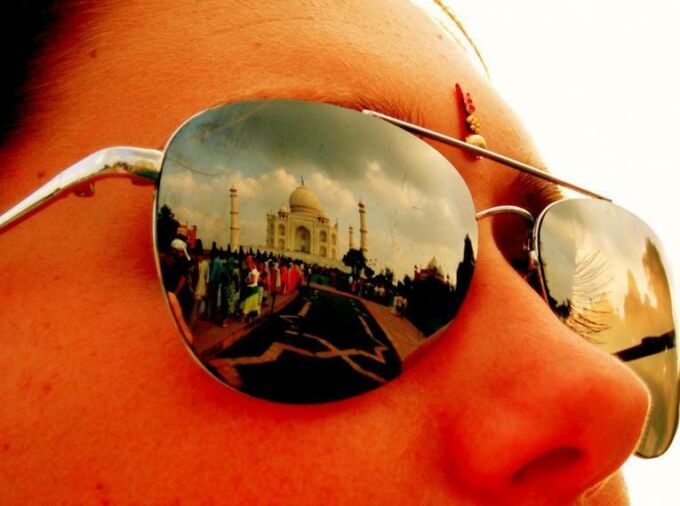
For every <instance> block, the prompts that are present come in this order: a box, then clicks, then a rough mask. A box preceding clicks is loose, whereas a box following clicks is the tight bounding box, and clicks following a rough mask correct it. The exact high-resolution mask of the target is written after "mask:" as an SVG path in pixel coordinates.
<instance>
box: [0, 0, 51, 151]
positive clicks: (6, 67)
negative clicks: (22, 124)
mask: <svg viewBox="0 0 680 506" xmlns="http://www.w3.org/2000/svg"><path fill="white" fill-rule="evenodd" d="M58 3H64V2H63V1H61V2H60V1H59V0H19V1H9V2H6V3H3V4H2V8H0V17H1V18H2V20H3V23H2V24H3V26H2V30H0V47H2V48H3V52H2V57H1V58H2V67H1V68H2V69H3V73H4V77H3V79H2V82H1V83H0V145H1V144H4V143H5V142H6V141H7V138H8V137H9V136H10V134H11V133H12V131H14V129H15V128H16V127H17V126H18V123H19V120H20V118H21V116H22V113H23V111H24V108H25V106H26V104H27V101H28V95H29V93H28V90H27V85H28V83H29V82H30V80H31V77H32V75H33V71H34V62H35V60H36V57H37V56H39V55H40V52H41V50H42V49H43V47H44V46H45V43H46V42H47V40H48V39H49V35H50V33H51V29H52V27H53V25H54V24H55V23H56V21H57V19H58V17H59V12H61V10H59V9H57V8H56V7H57V4H58Z"/></svg>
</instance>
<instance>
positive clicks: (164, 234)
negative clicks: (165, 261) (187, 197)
mask: <svg viewBox="0 0 680 506" xmlns="http://www.w3.org/2000/svg"><path fill="white" fill-rule="evenodd" d="M178 228H179V221H177V219H176V218H175V215H174V213H173V212H172V209H170V207H168V206H167V205H165V204H164V205H163V206H161V208H160V209H159V211H158V215H157V216H156V240H157V241H158V249H159V250H160V251H167V250H168V249H170V243H171V242H172V240H173V239H175V237H176V235H177V229H178Z"/></svg>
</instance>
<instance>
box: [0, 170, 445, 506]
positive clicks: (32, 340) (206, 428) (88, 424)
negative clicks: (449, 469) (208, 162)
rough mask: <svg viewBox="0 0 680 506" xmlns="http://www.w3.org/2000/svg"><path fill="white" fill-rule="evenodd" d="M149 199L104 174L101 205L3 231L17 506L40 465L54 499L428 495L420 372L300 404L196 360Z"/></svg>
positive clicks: (0, 423)
mask: <svg viewBox="0 0 680 506" xmlns="http://www.w3.org/2000/svg"><path fill="white" fill-rule="evenodd" d="M151 200H152V196H151V194H150V192H149V190H148V189H140V188H134V187H131V186H130V185H129V183H127V182H124V181H106V182H104V183H100V185H99V188H98V194H97V197H96V198H95V199H92V200H80V199H76V198H69V199H67V200H64V201H61V202H58V203H56V204H54V205H52V206H50V207H49V208H48V209H45V210H44V211H43V212H42V213H40V214H37V215H36V216H34V217H33V218H32V219H31V220H30V221H27V222H26V223H24V224H22V225H21V226H20V227H16V228H15V229H13V231H12V233H11V234H3V236H2V238H1V240H2V245H3V247H4V248H5V250H6V251H10V253H9V254H8V255H5V256H4V257H3V259H2V260H0V262H1V263H2V268H3V272H5V273H6V275H5V279H4V282H3V283H2V287H3V288H2V298H3V306H2V319H1V320H0V328H1V330H0V334H2V335H3V336H8V337H7V339H6V343H5V344H4V345H3V350H4V351H3V354H2V359H3V364H2V370H3V371H4V374H5V379H4V380H3V382H2V386H1V387H0V393H1V399H0V402H1V403H2V405H3V406H10V409H8V410H7V411H6V412H5V414H4V415H3V417H2V420H0V434H2V435H3V438H2V441H0V443H2V445H3V446H2V448H3V449H4V450H5V454H6V455H5V456H4V457H3V459H0V460H2V464H0V468H1V469H2V470H3V472H6V475H7V476H9V477H10V478H11V482H13V483H15V484H16V487H14V488H13V492H12V493H16V494H17V495H16V500H17V502H20V501H21V500H22V499H24V498H23V497H22V496H21V494H22V493H28V491H30V490H31V489H32V486H31V483H32V481H33V479H34V477H35V476H38V475H39V476H46V475H48V476H49V478H48V479H47V482H48V483H47V484H46V485H45V491H44V497H46V498H47V497H52V495H53V496H54V499H55V500H57V498H59V497H65V496H68V497H72V498H74V499H73V500H76V501H77V500H78V499H75V498H76V497H78V498H82V500H83V501H89V500H92V498H93V497H99V498H100V499H101V500H105V499H106V500H114V501H115V500H116V499H118V500H119V501H122V502H127V501H129V500H131V499H132V498H133V497H134V498H140V497H145V498H153V501H152V502H171V501H174V500H176V499H187V498H188V499H192V500H197V499H199V500H201V498H203V499H205V500H214V501H216V502H220V501H221V498H224V497H225V496H227V495H228V496H230V497H239V498H242V499H243V500H244V501H246V500H251V501H252V502H259V500H261V499H262V497H263V496H268V497H276V498H277V500H281V502H283V503H285V502H288V503H291V502H295V503H298V504H303V503H310V504H314V503H315V502H316V501H317V500H318V497H319V495H320V494H323V496H324V497H325V498H326V499H327V501H328V502H329V503H347V502H350V501H361V502H366V501H367V499H371V498H373V499H375V500H377V499H378V498H381V500H384V499H385V497H391V498H392V499H393V500H392V502H394V503H398V502H400V500H401V499H400V498H402V499H403V497H409V496H410V497H415V496H417V495H418V494H422V493H423V491H422V487H421V486H420V484H422V482H423V481H424V480H425V479H428V478H427V476H428V469H430V470H431V469H433V468H434V466H433V465H432V461H431V459H432V457H431V455H432V454H433V445H434V444H435V443H434V442H433V438H432V437H428V434H429V433H430V432H431V431H430V429H429V424H430V421H428V420H427V418H426V417H425V416H424V415H423V414H422V412H423V410H422V409H420V408H421V407H422V406H420V404H422V402H423V401H422V400H421V398H422V395H421V394H422V392H420V390H419V388H420V387H419V386H418V381H417V380H416V381H408V382H407V381H404V380H403V378H402V379H400V380H397V381H396V382H394V383H392V384H390V385H388V386H387V387H385V388H382V389H379V390H378V391H375V392H373V393H371V394H368V395H365V396H362V397H359V398H356V399H352V400H349V401H346V402H342V403H336V404H331V405H323V406H318V407H299V406H298V407H296V406H286V405H274V404H269V403H265V402H262V401H258V400H253V399H250V398H248V397H245V396H243V395H241V394H238V393H236V392H234V391H231V390H229V389H226V388H224V387H222V386H221V385H219V384H218V383H217V382H215V381H214V380H212V379H211V378H210V377H209V375H208V374H206V373H205V372H204V371H202V370H201V368H200V367H199V366H198V365H197V364H196V363H195V361H194V360H193V359H192V358H191V357H190V356H189V354H188V352H187V350H186V349H185V347H184V345H183V344H182V342H181V338H180V337H179V334H178V332H177V330H176V329H175V327H174V323H173V321H172V319H171V317H170V313H169V311H168V310H167V308H166V307H165V302H164V300H163V295H162V289H161V287H160V284H159V282H158V279H157V274H156V268H155V265H154V263H153V262H154V261H153V252H152V247H153V245H152V240H151V220H150V212H151ZM412 379H413V378H412ZM54 455H59V465H58V466H55V465H54ZM430 478H431V476H430ZM348 484H351V486H348ZM22 491H23V492H22ZM428 493H429V494H436V491H433V490H432V488H430V491H429V492H428ZM51 494H52V495H51ZM287 496H288V497H289V499H290V500H289V501H287V500H285V497H287ZM47 500H49V499H47Z"/></svg>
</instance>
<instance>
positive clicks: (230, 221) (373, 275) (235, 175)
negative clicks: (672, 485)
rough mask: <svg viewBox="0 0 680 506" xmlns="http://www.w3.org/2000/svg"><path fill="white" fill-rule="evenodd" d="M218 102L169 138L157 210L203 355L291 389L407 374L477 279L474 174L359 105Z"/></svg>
mask: <svg viewBox="0 0 680 506" xmlns="http://www.w3.org/2000/svg"><path fill="white" fill-rule="evenodd" d="M209 113H210V114H207V115H206V117H205V118H201V119H200V121H197V123H196V124H191V123H190V124H188V125H187V126H186V127H185V128H184V129H183V130H180V132H179V133H178V134H177V136H176V138H175V139H174V140H173V141H172V143H171V145H170V146H169V149H168V153H167V155H166V160H165V161H164V166H163V176H162V179H161V184H160V188H159V194H158V203H157V221H156V243H157V252H158V259H159V264H160V270H161V274H162V277H163V283H164V285H165V289H166V291H167V293H168V300H169V302H170V305H171V307H172V308H173V313H174V315H175V317H176V319H177V321H178V324H179V326H180V327H181V329H182V332H183V334H184V336H185V337H186V339H187V341H188V343H189V344H190V346H191V348H192V350H193V351H194V353H195V354H196V356H197V358H198V359H199V360H200V361H201V362H202V363H203V364H204V365H205V366H206V367H207V368H208V369H209V370H210V371H211V372H213V374H215V375H216V376H217V377H219V378H220V379H221V380H223V381H224V382H226V383H227V384H229V385H231V386H232V387H234V388H237V389H239V390H242V391H244V392H246V393H249V394H251V395H255V396H258V397H263V398H266V399H272V400H277V401H283V402H295V403H305V402H319V401H329V400H336V399H342V398H346V397H350V396H352V395H356V394H358V393H361V392H365V391H367V390H371V389H373V388H375V387H377V386H380V385H382V384H384V383H385V382H387V381H389V380H391V379H393V378H395V377H396V376H398V375H399V374H400V373H401V370H402V366H403V362H404V360H406V359H407V357H408V356H409V355H410V354H411V353H412V352H413V351H414V350H415V349H416V348H418V346H420V345H421V344H422V343H424V342H425V341H427V340H428V339H431V338H432V336H434V335H435V334H437V333H439V332H441V331H442V329H443V328H445V326H446V325H447V324H448V323H449V322H450V321H451V319H452V318H453V316H454V315H455V313H456V312H457V310H458V307H459V306H460V303H461V301H462V299H463V297H464V294H465V292H466V290H467V288H468V286H469V283H470V279H471V276H472V271H473V269H474V263H475V248H476V227H475V222H474V209H472V205H471V200H470V199H469V195H468V196H467V198H465V199H463V198H457V197H458V192H467V189H466V187H465V186H464V184H463V183H462V180H461V179H460V176H458V175H457V174H456V173H455V172H454V171H452V170H451V168H450V165H448V162H446V160H445V159H443V157H441V155H439V154H438V153H436V152H434V151H433V150H432V149H431V148H429V147H428V146H427V145H425V144H424V143H422V142H421V141H419V140H418V139H416V138H414V137H412V136H409V135H407V134H405V133H403V132H402V131H400V130H399V129H397V128H394V127H391V126H389V127H387V128H386V126H385V125H384V124H383V123H381V122H379V121H377V120H376V121H373V120H372V119H370V120H368V121H367V118H365V117H363V116H362V115H360V114H359V113H356V112H354V111H348V110H345V109H341V108H337V107H333V106H319V104H313V105H308V104H306V103H297V102H286V101H281V102H277V101H273V102H268V103H266V104H265V105H263V104H262V103H259V102H253V103H244V104H236V105H235V106H233V105H232V106H228V107H224V108H221V109H220V108H218V109H215V110H212V111H209ZM357 115H358V116H357ZM220 125H228V128H227V127H224V126H220ZM333 125H337V126H335V127H334V126H333ZM322 126H323V128H322ZM376 138H378V140H382V142H381V143H379V144H380V145H381V146H383V148H381V149H376V148H375V146H374V143H375V142H376ZM197 145H198V146H199V147H200V149H198V148H197V147H196V146H197ZM423 162H426V163H427V171H428V172H427V173H426V174H425V173H422V168H421V166H422V163H423ZM457 202H464V203H466V204H465V205H460V204H457ZM468 202H469V205H468V204H467V203H468ZM369 241H370V242H369Z"/></svg>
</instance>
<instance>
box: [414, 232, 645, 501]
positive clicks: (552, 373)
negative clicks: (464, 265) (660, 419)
mask: <svg viewBox="0 0 680 506" xmlns="http://www.w3.org/2000/svg"><path fill="white" fill-rule="evenodd" d="M480 232H482V233H484V234H486V233H488V230H481V231H480ZM489 235H490V234H489ZM434 347H435V348H436V351H434V350H432V351H433V353H428V360H427V378H428V379H427V381H429V382H431V384H430V385H428V391H430V392H434V393H435V395H433V399H434V400H433V401H432V406H431V408H432V410H433V411H432V414H433V418H434V419H436V424H437V429H436V430H437V431H438V434H439V436H440V437H441V445H440V447H441V449H442V452H443V454H444V455H443V459H442V462H444V464H443V466H444V467H445V469H444V473H445V476H446V479H447V481H448V483H449V484H450V485H451V486H452V487H454V488H455V490H457V491H463V492H464V493H465V494H466V495H467V496H469V497H470V499H471V502H472V503H474V504H507V505H511V504H522V505H530V504H568V503H570V502H571V501H573V500H575V499H576V498H577V497H578V496H579V495H580V494H581V493H583V492H584V491H586V490H587V489H589V488H590V487H593V486H594V485H596V484H597V483H599V482H600V481H602V480H604V479H605V478H607V477H608V476H610V475H611V474H612V473H613V472H615V471H616V470H617V469H618V468H619V467H620V465H621V464H622V463H623V462H624V460H625V459H626V458H627V457H628V456H629V455H630V454H631V453H632V452H633V450H634V448H635V445H636V443H637V441H638V439H639V437H640V433H641V430H642V427H643V424H644V420H645V416H646V413H647V408H648V403H649V401H648V394H647V390H646V389H645V387H644V386H643V384H642V382H641V381H640V380H639V379H638V378H637V377H636V376H635V375H634V374H633V373H632V372H630V370H629V369H628V368H626V367H625V366H624V365H623V364H622V363H620V362H619V361H618V360H617V359H615V358H613V357H611V356H609V355H607V354H606V353H604V352H602V351H600V350H598V349H597V348H595V347H594V346H593V345H592V344H590V343H588V342H586V341H585V340H583V339H582V338H581V337H579V336H578V335H576V334H575V333H573V332H572V331H571V330H569V329H568V328H567V327H566V326H565V325H563V324H562V323H561V322H560V321H559V320H558V319H557V317H556V316H555V315H554V314H553V313H552V312H551V310H550V309H549V308H548V306H547V305H546V303H545V302H544V301H543V300H542V299H541V298H540V297H539V296H538V295H537V294H536V292H535V291H534V290H533V289H532V288H531V287H530V286H529V285H527V284H526V282H525V281H524V280H523V279H522V278H521V277H520V276H519V275H518V274H517V273H516V272H515V271H514V270H513V269H512V268H511V267H510V266H509V265H508V264H507V262H506V261H505V260H504V258H503V257H502V255H501V253H500V252H499V251H498V249H497V248H496V247H495V246H494V245H493V242H492V241H491V240H487V241H480V251H479V256H478V261H477V265H476V269H475V274H474V279H473V282H472V285H471V287H470V291H469V293H468V296H467V298H466V300H465V303H464V305H463V307H462V308H461V310H460V312H459V314H458V315H457V316H456V318H455V319H454V322H453V323H452V325H451V326H450V327H449V328H448V329H447V331H446V334H445V335H444V336H442V338H441V339H440V340H439V341H438V342H437V343H436V344H435V346H434ZM423 364H424V361H421V362H420V363H418V364H417V365H416V368H420V367H421V366H423Z"/></svg>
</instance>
